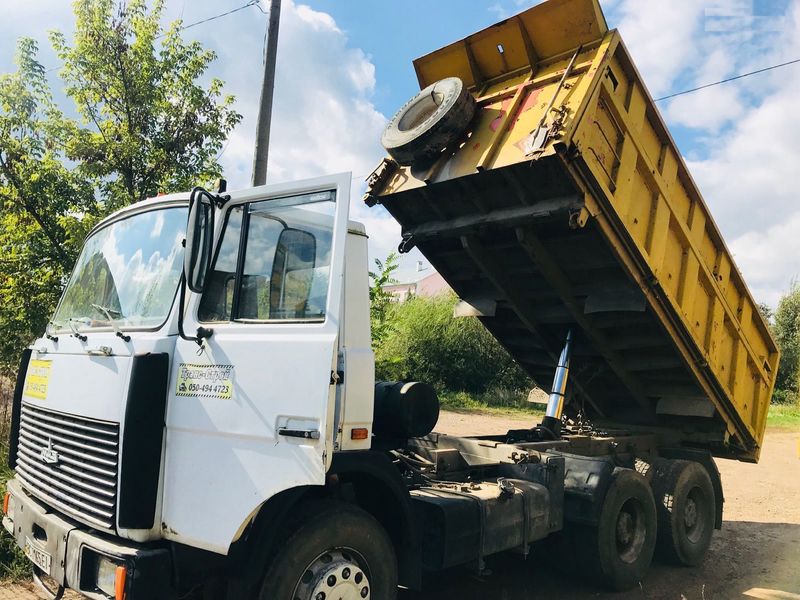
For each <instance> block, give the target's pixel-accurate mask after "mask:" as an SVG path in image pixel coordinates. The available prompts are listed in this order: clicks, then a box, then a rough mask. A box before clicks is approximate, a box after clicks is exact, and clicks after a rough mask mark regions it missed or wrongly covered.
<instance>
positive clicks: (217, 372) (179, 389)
mask: <svg viewBox="0 0 800 600" xmlns="http://www.w3.org/2000/svg"><path fill="white" fill-rule="evenodd" d="M175 395H176V396H187V397H192V398H217V399H219V400H230V399H231V398H233V365H193V364H188V363H181V364H180V365H179V366H178V380H177V382H176V384H175Z"/></svg>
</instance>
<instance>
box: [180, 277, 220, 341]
mask: <svg viewBox="0 0 800 600" xmlns="http://www.w3.org/2000/svg"><path fill="white" fill-rule="evenodd" d="M178 285H179V286H180V298H179V299H178V335H180V336H181V339H184V340H186V341H187V342H194V343H195V344H197V345H198V346H202V345H203V340H205V339H206V338H210V337H211V336H212V335H214V330H213V329H210V328H208V327H198V328H197V335H195V336H191V335H186V331H185V330H184V328H183V311H184V306H185V305H186V285H187V284H186V275H185V274H181V280H180V283H179V284H178Z"/></svg>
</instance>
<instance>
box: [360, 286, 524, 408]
mask: <svg viewBox="0 0 800 600" xmlns="http://www.w3.org/2000/svg"><path fill="white" fill-rule="evenodd" d="M456 302H457V298H456V297H455V295H453V294H447V295H441V296H437V297H435V298H421V297H420V298H411V299H410V300H407V301H406V302H404V303H402V304H392V305H390V306H389V308H388V311H387V322H388V333H387V334H386V337H385V339H384V340H383V341H382V342H381V343H380V344H379V345H378V346H377V348H376V352H375V355H376V356H375V360H376V377H377V378H378V379H385V380H403V379H414V380H419V381H425V382H426V383H430V384H431V385H433V386H435V387H437V388H438V389H440V390H454V391H456V390H462V391H468V392H478V393H481V392H485V391H486V390H489V389H498V388H506V389H513V390H519V389H526V388H530V387H532V385H533V383H532V382H531V381H530V379H529V378H528V377H527V376H526V375H525V374H524V373H523V372H522V370H521V369H520V368H519V366H518V365H517V364H516V363H515V362H514V360H513V359H512V358H511V357H510V356H509V355H508V353H507V352H506V351H505V350H504V349H503V348H502V347H501V346H500V344H498V343H497V341H496V340H495V339H494V338H493V337H492V336H491V334H490V333H489V332H488V331H487V330H486V329H485V328H484V327H483V325H482V324H481V323H480V321H478V320H477V319H476V318H458V319H456V318H454V317H453V308H454V307H455V304H456Z"/></svg>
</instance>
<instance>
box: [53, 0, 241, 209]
mask: <svg viewBox="0 0 800 600" xmlns="http://www.w3.org/2000/svg"><path fill="white" fill-rule="evenodd" d="M163 12H164V0H156V1H155V2H154V3H153V7H152V9H150V10H148V8H147V2H146V1H145V0H130V2H127V3H121V4H119V5H118V4H117V3H116V0H77V1H76V2H75V16H76V21H75V38H74V40H73V42H72V44H71V45H70V44H69V43H68V42H67V40H66V38H65V37H64V35H63V34H61V33H57V32H56V33H53V34H51V41H52V44H53V47H54V48H55V49H56V52H57V54H58V56H59V57H60V58H61V60H62V61H63V62H64V67H63V69H62V70H61V77H62V79H63V80H64V82H65V83H66V93H67V95H68V96H69V97H70V98H72V100H74V102H75V108H76V110H77V111H78V113H79V114H80V115H81V117H82V118H83V120H84V126H86V127H87V128H84V129H81V130H80V132H79V135H76V136H74V137H73V139H72V140H71V143H70V146H69V155H70V158H72V159H73V160H75V161H78V162H79V164H80V167H79V168H80V170H81V171H82V172H83V173H85V174H86V175H87V176H89V177H91V178H92V179H94V180H96V181H97V182H98V184H99V188H100V190H101V193H102V196H103V200H104V201H105V205H106V207H107V208H108V209H112V208H117V207H119V206H123V205H125V204H129V203H131V202H137V201H139V200H142V199H144V198H147V197H149V196H154V195H156V194H157V193H158V192H165V191H179V190H186V189H190V188H191V187H193V186H195V185H197V184H198V183H199V182H208V181H211V180H213V179H214V178H216V177H218V176H219V175H220V174H221V168H220V165H219V163H218V162H217V155H218V154H219V152H220V150H221V149H222V146H223V143H224V142H225V140H226V139H227V136H228V134H229V133H230V131H231V130H232V129H233V127H234V126H235V125H236V124H237V123H238V122H239V121H240V120H241V115H240V114H239V113H237V112H236V111H234V110H233V109H232V104H233V97H232V96H225V97H223V96H222V85H223V84H222V81H220V80H219V79H217V78H213V79H211V81H210V83H209V84H208V86H207V87H203V86H201V85H199V84H198V79H199V78H200V77H202V76H203V75H204V74H205V72H206V70H207V69H208V67H209V65H210V64H211V62H212V61H213V60H214V59H215V58H216V55H215V54H214V52H212V51H211V50H205V49H203V47H202V46H201V45H200V43H199V42H196V41H195V42H185V41H184V40H182V39H181V36H180V32H181V23H180V21H176V22H173V23H172V24H171V25H170V26H169V27H168V28H167V29H166V30H163V29H162V27H161V25H160V21H161V17H162V16H163Z"/></svg>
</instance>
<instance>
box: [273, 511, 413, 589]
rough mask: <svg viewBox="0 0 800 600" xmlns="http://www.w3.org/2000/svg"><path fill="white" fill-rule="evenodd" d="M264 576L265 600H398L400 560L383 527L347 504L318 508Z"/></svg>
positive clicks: (293, 536) (295, 533) (365, 513)
mask: <svg viewBox="0 0 800 600" xmlns="http://www.w3.org/2000/svg"><path fill="white" fill-rule="evenodd" d="M304 517H305V518H304V519H303V520H302V525H301V526H300V527H299V528H297V529H295V531H294V532H293V533H292V535H290V536H289V538H288V539H287V540H286V543H285V544H283V545H282V547H281V550H280V552H279V553H278V555H277V556H276V557H275V559H274V560H273V561H272V564H271V565H270V567H269V568H268V569H267V572H266V574H265V575H264V580H263V583H262V586H261V591H260V594H259V598H260V600H276V599H278V598H280V599H281V600H283V599H286V600H340V599H341V600H362V599H371V600H394V598H396V596H397V559H396V558H395V553H394V548H393V547H392V543H391V541H390V540H389V536H388V535H387V534H386V532H385V531H384V529H383V528H382V527H381V526H380V524H379V523H378V522H377V521H376V520H375V519H374V518H373V517H372V516H371V515H370V514H369V513H367V512H365V511H363V510H361V509H360V508H358V507H356V506H353V505H350V504H346V503H344V502H326V503H323V504H320V505H314V506H313V507H312V509H311V510H309V511H307V513H305V514H304Z"/></svg>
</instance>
